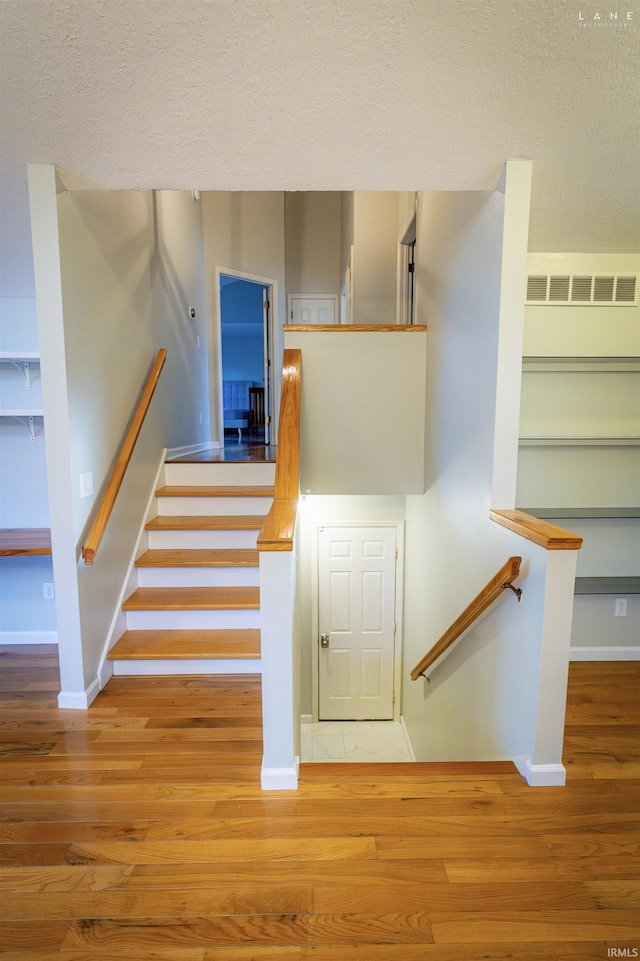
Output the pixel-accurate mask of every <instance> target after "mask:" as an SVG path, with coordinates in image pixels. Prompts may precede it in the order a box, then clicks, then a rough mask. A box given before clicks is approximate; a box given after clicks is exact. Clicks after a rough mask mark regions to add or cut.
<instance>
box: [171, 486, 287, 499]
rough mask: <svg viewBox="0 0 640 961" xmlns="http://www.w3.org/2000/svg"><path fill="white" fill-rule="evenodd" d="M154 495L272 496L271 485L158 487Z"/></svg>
mask: <svg viewBox="0 0 640 961" xmlns="http://www.w3.org/2000/svg"><path fill="white" fill-rule="evenodd" d="M156 497H273V485H271V486H269V485H254V486H242V485H239V486H235V487H233V486H224V485H222V486H221V485H215V486H213V485H212V486H182V487H181V486H175V485H170V486H166V487H160V488H159V489H158V490H157V491H156Z"/></svg>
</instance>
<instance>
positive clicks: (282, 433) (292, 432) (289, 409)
mask: <svg viewBox="0 0 640 961" xmlns="http://www.w3.org/2000/svg"><path fill="white" fill-rule="evenodd" d="M301 368H302V352H301V351H300V350H298V349H297V348H296V349H292V348H287V349H286V350H285V351H284V353H283V355H282V388H281V391H280V422H279V424H278V446H277V449H276V479H275V486H274V500H273V504H272V506H271V510H270V511H269V513H268V514H267V519H266V521H265V523H264V525H263V528H262V530H261V531H260V534H259V535H258V545H257V546H258V550H259V551H291V550H293V530H294V526H295V520H296V511H297V505H298V496H299V494H300V387H301Z"/></svg>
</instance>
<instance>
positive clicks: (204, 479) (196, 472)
mask: <svg viewBox="0 0 640 961" xmlns="http://www.w3.org/2000/svg"><path fill="white" fill-rule="evenodd" d="M275 474H276V465H275V464H265V463H252V464H238V463H234V462H232V461H231V462H229V461H227V462H225V463H221V464H179V463H173V464H165V483H166V484H167V485H169V486H174V487H183V486H186V485H187V484H192V485H195V486H196V487H202V486H206V485H208V484H216V485H220V486H222V487H227V486H228V487H232V486H238V487H241V486H248V487H254V486H255V485H257V484H273V481H274V478H275Z"/></svg>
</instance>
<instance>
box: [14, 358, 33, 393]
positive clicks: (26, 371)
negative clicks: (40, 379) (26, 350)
mask: <svg viewBox="0 0 640 961" xmlns="http://www.w3.org/2000/svg"><path fill="white" fill-rule="evenodd" d="M11 363H12V364H13V366H14V367H17V368H18V370H21V371H22V373H23V375H24V383H25V387H26V388H27V390H31V366H30V364H29V361H28V360H25V361H24V362H23V363H22V364H19V363H18V362H17V361H15V360H13V361H11Z"/></svg>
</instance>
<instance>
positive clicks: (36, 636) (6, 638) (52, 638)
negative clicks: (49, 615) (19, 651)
mask: <svg viewBox="0 0 640 961" xmlns="http://www.w3.org/2000/svg"><path fill="white" fill-rule="evenodd" d="M57 643H58V632H57V631H0V644H7V645H9V644H57Z"/></svg>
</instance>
